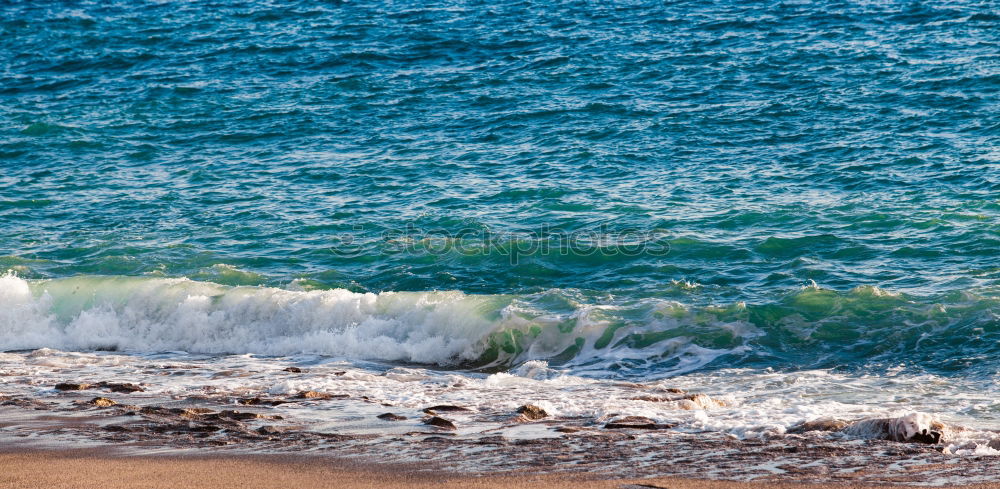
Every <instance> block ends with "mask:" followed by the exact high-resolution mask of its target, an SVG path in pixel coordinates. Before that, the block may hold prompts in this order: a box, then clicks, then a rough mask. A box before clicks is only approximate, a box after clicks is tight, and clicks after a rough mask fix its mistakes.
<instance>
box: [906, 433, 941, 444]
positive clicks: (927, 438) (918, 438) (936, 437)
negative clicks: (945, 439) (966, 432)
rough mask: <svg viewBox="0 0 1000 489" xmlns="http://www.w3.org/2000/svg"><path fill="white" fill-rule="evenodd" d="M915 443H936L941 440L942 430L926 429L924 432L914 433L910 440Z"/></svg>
mask: <svg viewBox="0 0 1000 489" xmlns="http://www.w3.org/2000/svg"><path fill="white" fill-rule="evenodd" d="M907 441H911V442H914V443H926V444H928V445H934V444H936V443H937V442H939V441H941V432H940V431H927V430H924V431H923V432H922V433H917V434H915V435H913V436H912V437H911V438H910V439H909V440H907Z"/></svg>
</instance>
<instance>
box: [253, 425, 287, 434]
mask: <svg viewBox="0 0 1000 489" xmlns="http://www.w3.org/2000/svg"><path fill="white" fill-rule="evenodd" d="M256 431H257V434H260V435H280V434H282V433H284V432H285V431H284V430H282V429H280V428H275V427H274V426H261V427H260V428H257V430H256Z"/></svg>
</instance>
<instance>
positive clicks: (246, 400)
mask: <svg viewBox="0 0 1000 489" xmlns="http://www.w3.org/2000/svg"><path fill="white" fill-rule="evenodd" d="M236 403H237V404H241V405H243V406H258V405H267V406H280V405H282V404H288V401H283V400H281V399H262V398H260V397H241V398H239V399H236Z"/></svg>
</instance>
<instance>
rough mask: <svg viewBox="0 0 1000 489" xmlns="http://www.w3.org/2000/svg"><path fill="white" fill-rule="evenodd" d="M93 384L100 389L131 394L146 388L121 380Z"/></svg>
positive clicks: (143, 390)
mask: <svg viewBox="0 0 1000 489" xmlns="http://www.w3.org/2000/svg"><path fill="white" fill-rule="evenodd" d="M93 386H94V387H99V388H101V389H108V390H110V391H111V392H118V393H121V394H131V393H133V392H145V390H146V389H143V388H142V387H140V386H138V385H137V384H128V383H122V382H98V383H96V384H94V385H93Z"/></svg>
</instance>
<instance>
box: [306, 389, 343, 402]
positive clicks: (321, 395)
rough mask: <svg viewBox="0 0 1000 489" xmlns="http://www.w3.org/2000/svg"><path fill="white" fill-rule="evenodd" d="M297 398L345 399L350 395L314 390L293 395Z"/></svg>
mask: <svg viewBox="0 0 1000 489" xmlns="http://www.w3.org/2000/svg"><path fill="white" fill-rule="evenodd" d="M295 397H296V398H298V399H317V400H325V399H345V398H348V397H351V396H349V395H347V394H328V393H326V392H316V391H302V392H300V393H299V395H297V396H295Z"/></svg>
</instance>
